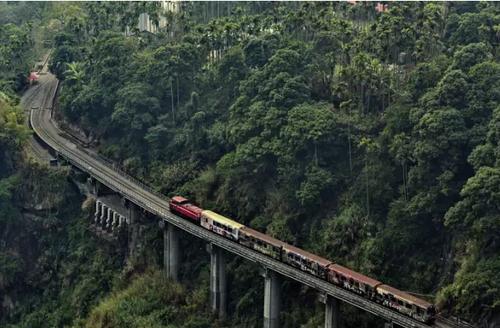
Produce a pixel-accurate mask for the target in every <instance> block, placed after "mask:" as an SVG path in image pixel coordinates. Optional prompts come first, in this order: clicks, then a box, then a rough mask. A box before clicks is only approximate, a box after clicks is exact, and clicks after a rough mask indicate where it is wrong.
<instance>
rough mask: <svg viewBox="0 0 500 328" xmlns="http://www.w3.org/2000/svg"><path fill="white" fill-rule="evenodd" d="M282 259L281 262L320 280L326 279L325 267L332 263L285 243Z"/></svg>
mask: <svg viewBox="0 0 500 328" xmlns="http://www.w3.org/2000/svg"><path fill="white" fill-rule="evenodd" d="M282 257H283V259H282V261H283V262H286V263H288V264H290V265H292V266H294V267H296V268H299V269H301V270H302V271H306V272H309V273H312V274H313V275H315V276H317V277H320V278H322V279H326V273H327V267H328V265H330V264H332V261H329V260H327V259H325V258H322V257H320V256H318V255H315V254H312V253H309V252H307V251H305V250H303V249H300V248H298V247H295V246H292V245H288V244H286V243H285V244H284V245H283V255H282Z"/></svg>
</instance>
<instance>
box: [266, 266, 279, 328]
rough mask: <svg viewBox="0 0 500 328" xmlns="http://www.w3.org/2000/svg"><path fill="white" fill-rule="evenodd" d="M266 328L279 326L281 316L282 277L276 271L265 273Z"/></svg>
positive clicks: (267, 270)
mask: <svg viewBox="0 0 500 328" xmlns="http://www.w3.org/2000/svg"><path fill="white" fill-rule="evenodd" d="M264 279H265V281H264V328H278V327H279V318H280V281H279V280H280V279H279V276H278V274H277V273H276V272H274V271H272V270H269V269H266V272H265V274H264Z"/></svg>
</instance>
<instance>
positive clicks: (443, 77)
mask: <svg viewBox="0 0 500 328" xmlns="http://www.w3.org/2000/svg"><path fill="white" fill-rule="evenodd" d="M179 6H180V7H179V11H178V12H168V13H167V14H166V20H167V22H168V24H166V26H163V27H162V28H160V29H159V30H158V32H157V33H155V34H152V33H149V32H141V31H139V30H138V29H137V28H135V26H137V23H138V20H139V14H140V13H142V12H147V13H148V14H149V15H150V17H151V19H152V21H153V24H159V23H160V22H161V15H160V13H161V10H162V9H161V6H160V3H155V2H152V3H142V2H133V3H132V2H131V3H81V4H75V3H71V4H67V3H60V4H51V5H41V4H40V5H36V6H27V5H25V4H23V3H17V4H0V38H1V39H2V43H1V46H0V71H1V72H2V73H3V75H2V78H1V80H2V82H1V83H2V84H1V90H0V91H2V92H3V93H2V94H1V97H2V98H1V100H0V164H1V165H0V205H1V206H0V225H1V226H0V228H1V229H0V231H1V235H0V238H1V239H2V240H7V241H8V242H7V243H6V245H10V246H9V247H10V248H5V247H4V248H0V268H1V271H0V291H2V290H5V291H8V292H9V293H7V295H13V293H14V294H16V295H18V297H17V299H18V300H19V302H20V304H22V306H20V307H19V309H18V310H17V311H14V312H13V313H10V314H9V317H8V318H6V317H5V316H3V315H2V313H0V324H2V323H3V322H2V320H4V322H7V321H8V322H10V323H13V322H16V323H19V326H21V327H38V326H40V327H41V326H44V325H45V326H46V325H47V324H48V325H50V326H55V327H62V326H76V327H122V326H125V322H126V323H127V326H130V327H144V326H151V327H167V326H168V327H208V326H213V325H215V324H218V325H221V326H224V325H226V326H227V325H229V326H235V325H240V326H245V327H253V326H255V325H256V322H258V320H257V318H259V317H260V316H261V306H260V302H261V301H262V282H261V281H260V278H259V276H258V272H257V269H256V268H255V267H253V266H251V265H250V264H248V263H244V262H243V261H241V260H238V259H233V260H231V261H230V263H229V265H228V266H229V272H230V273H229V274H228V276H229V277H230V288H229V290H230V292H231V296H230V304H229V310H230V313H231V314H232V317H231V318H230V319H229V320H228V322H226V323H220V322H219V323H214V322H212V321H210V318H208V319H207V316H206V310H207V308H206V307H207V304H206V298H207V294H206V288H207V287H206V286H207V281H208V279H207V268H206V266H205V263H204V262H203V261H204V260H203V259H202V257H203V256H202V255H200V254H201V253H202V252H203V250H202V247H201V246H200V245H198V244H196V243H191V244H190V246H191V247H190V248H188V250H187V253H188V255H189V256H188V257H187V258H189V260H186V263H185V265H184V268H183V269H184V270H183V271H184V275H185V277H187V278H189V279H186V280H188V281H189V284H190V286H189V287H187V288H184V287H180V286H177V285H170V284H169V283H167V282H164V281H162V279H160V277H159V273H158V272H156V269H152V271H148V272H147V273H146V274H143V275H140V274H139V275H138V276H137V277H134V278H133V280H131V281H132V282H131V284H130V285H128V286H127V283H128V281H129V280H128V277H123V275H120V272H119V268H120V267H121V260H122V258H121V257H122V255H123V254H114V253H113V254H114V255H113V256H107V255H105V254H109V252H110V250H109V249H107V248H106V247H105V246H102V245H98V243H97V242H96V240H95V239H93V238H90V236H89V233H88V232H87V231H85V224H84V223H83V222H82V220H77V218H81V217H85V216H86V215H88V213H79V212H80V211H79V210H78V209H74V208H71V209H70V206H64V205H62V204H66V203H70V202H69V199H68V198H67V197H72V196H69V195H71V193H70V192H67V193H66V194H65V193H64V190H66V188H67V185H66V184H65V182H64V179H65V177H66V174H67V172H64V171H63V172H59V171H56V172H48V171H46V169H44V168H41V167H39V166H37V165H33V164H32V165H28V164H26V165H24V166H23V165H21V166H20V165H16V163H19V162H21V160H20V152H19V150H20V148H21V146H22V144H23V140H25V138H26V135H27V134H26V129H25V128H24V127H23V121H22V115H21V111H20V109H19V108H17V106H16V101H15V99H14V98H15V97H13V96H12V94H13V92H14V91H16V90H19V89H20V88H22V87H23V85H24V83H25V81H24V77H25V76H26V73H27V72H28V70H29V66H30V65H32V61H33V59H34V58H36V57H35V55H36V54H35V52H33V51H32V48H33V46H34V45H35V46H36V47H38V46H39V44H41V43H42V41H43V40H47V41H45V43H46V44H48V43H51V44H52V45H53V46H54V48H53V53H52V56H51V63H50V68H51V70H52V72H54V74H56V75H57V77H58V78H60V79H61V80H63V83H62V90H61V96H60V108H61V111H62V113H63V114H64V116H65V119H66V120H68V121H69V122H71V123H73V124H78V125H79V126H80V127H81V128H82V129H83V130H84V131H85V132H86V133H87V134H88V136H89V139H91V140H92V141H93V142H94V144H95V145H98V147H99V150H100V151H101V153H103V154H104V155H106V156H108V157H110V158H112V159H113V160H115V161H116V162H117V163H118V164H119V165H121V166H123V168H124V169H126V170H128V171H129V172H130V173H131V174H133V175H135V176H137V177H138V178H140V179H143V180H144V181H146V182H148V183H149V184H151V185H153V186H154V187H155V188H157V189H158V190H160V191H162V192H164V193H167V194H176V193H181V194H183V195H186V196H189V197H191V198H193V199H195V200H196V201H197V202H199V203H201V204H202V205H203V207H205V208H212V209H216V210H217V211H219V212H221V213H224V214H226V215H228V216H231V217H234V218H236V219H237V220H239V221H241V222H243V223H245V224H249V225H251V226H252V227H254V228H257V229H260V230H262V231H266V232H267V233H269V234H271V235H274V236H276V237H279V238H280V239H283V240H286V241H288V242H291V243H294V244H296V245H299V246H301V247H304V248H306V249H308V250H310V251H314V252H316V253H318V254H321V255H324V256H326V257H328V258H330V259H332V260H335V261H338V262H340V263H341V264H344V265H347V266H350V267H352V268H354V269H357V270H359V271H361V272H364V273H366V274H370V275H372V276H374V277H377V278H378V279H380V280H382V281H384V282H387V283H390V284H393V285H395V286H396V287H399V288H401V289H404V290H409V291H413V292H416V293H420V294H425V295H429V298H430V299H434V300H435V301H437V302H438V303H439V305H440V307H441V308H442V309H443V310H444V311H451V312H453V313H455V314H459V315H460V316H461V317H466V318H468V319H471V320H474V321H488V320H491V318H492V316H494V315H495V314H496V313H498V311H499V309H500V291H499V289H498V286H500V274H499V273H500V255H499V254H500V246H499V245H500V240H499V238H500V237H499V236H500V209H499V207H498V204H499V203H500V130H499V129H500V104H499V100H500V99H499V98H500V94H499V90H500V63H499V41H500V36H499V31H500V7H499V6H498V5H497V4H496V3H488V2H478V3H432V2H431V3H389V4H388V10H387V11H385V12H382V13H379V12H377V11H376V10H375V3H357V4H354V5H353V4H350V3H301V2H295V3H265V2H259V3H238V2H233V3H224V2H220V3H209V2H205V3H188V2H186V3H181V4H180V5H179ZM20 17H25V18H23V19H21V18H20ZM28 21H30V22H28ZM34 26H35V27H36V28H34ZM49 38H50V40H49ZM4 163H5V164H6V165H3V164H4ZM26 181H28V182H26ZM61 190H63V193H61ZM20 195H24V196H20ZM41 195H42V196H41ZM43 195H46V196H43ZM65 200H66V201H67V202H66V203H65ZM27 204H28V205H27ZM33 204H45V205H44V206H45V207H47V206H48V205H47V204H49V205H50V206H48V208H49V209H50V210H47V211H46V213H36V215H37V216H38V215H40V217H41V218H39V219H38V220H35V221H33V220H29V219H27V218H26V215H24V214H23V213H22V212H23V211H25V210H26V209H23V208H24V207H26V206H27V207H28V208H29V209H31V210H32V209H33V206H31V205H33ZM70 212H71V214H70ZM75 213H79V214H75ZM65 218H74V219H65ZM26 222H30V223H29V224H28V225H26V224H25V223H26ZM36 231H43V233H42V234H39V233H35V232H36ZM17 234H19V236H20V238H19V239H15V238H14V237H13V236H16V235H17ZM158 237H159V236H158V235H157V233H154V232H153V233H152V234H151V235H149V238H150V240H149V241H150V242H151V243H152V245H153V246H155V245H156V246H158V247H159V243H160V241H158V240H159V239H158ZM21 241H22V242H21ZM185 242H186V246H187V244H188V243H189V241H185ZM24 243H29V245H30V246H29V247H26V244H24ZM12 245H17V246H15V247H14V246H12ZM33 245H36V247H34V246H33ZM62 245H64V246H62ZM21 248H23V249H36V250H37V252H34V253H32V254H31V253H30V254H26V253H22V252H20V251H18V249H21ZM42 250H43V251H42ZM205 257H206V256H205ZM205 261H206V258H205ZM153 266H154V265H153ZM68 286H71V288H68ZM111 290H113V291H114V292H113V293H112V294H111V295H107V296H106V294H107V293H108V292H109V291H111ZM284 290H285V291H286V294H287V295H288V296H289V297H288V298H286V299H284V309H286V311H284V312H283V313H282V321H283V323H284V324H285V326H299V325H302V326H304V327H314V326H318V325H319V324H320V322H321V311H320V310H318V308H317V307H318V306H319V305H318V304H316V305H315V304H314V300H315V295H314V293H313V292H312V291H311V290H307V289H305V288H300V286H297V285H294V283H292V282H286V283H285V286H284ZM0 295H2V294H1V293H0ZM2 302H5V300H3V301H2ZM97 304H98V305H97ZM95 305H97V306H96V307H94V306H95ZM345 311H346V312H348V313H349V314H350V315H349V316H345V317H349V318H352V319H349V320H347V326H348V327H361V326H362V325H364V326H370V327H373V326H376V323H374V322H373V321H370V320H372V319H368V320H367V319H366V318H365V317H362V315H360V313H359V312H354V310H353V309H350V308H346V309H345ZM28 313H29V315H27V314H28ZM194 313H195V314H194ZM196 314H198V315H196ZM313 314H316V315H313ZM180 317H187V318H188V319H187V320H183V321H180V320H179V319H180ZM200 318H202V319H200ZM360 318H362V319H360ZM75 319H77V320H76V321H75ZM360 322H361V323H360Z"/></svg>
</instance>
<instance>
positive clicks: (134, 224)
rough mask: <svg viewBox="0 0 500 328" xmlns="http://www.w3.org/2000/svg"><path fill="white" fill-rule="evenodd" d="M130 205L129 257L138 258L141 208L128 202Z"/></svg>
mask: <svg viewBox="0 0 500 328" xmlns="http://www.w3.org/2000/svg"><path fill="white" fill-rule="evenodd" d="M126 203H127V206H128V222H127V223H128V224H129V226H128V257H129V258H130V259H134V260H137V259H138V254H139V253H140V249H139V248H140V231H139V228H140V226H139V222H140V218H141V209H140V208H139V206H137V205H136V204H134V203H132V202H126Z"/></svg>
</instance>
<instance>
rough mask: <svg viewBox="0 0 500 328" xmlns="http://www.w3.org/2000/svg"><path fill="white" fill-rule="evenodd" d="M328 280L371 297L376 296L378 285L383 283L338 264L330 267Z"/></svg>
mask: <svg viewBox="0 0 500 328" xmlns="http://www.w3.org/2000/svg"><path fill="white" fill-rule="evenodd" d="M328 281H329V282H331V283H333V284H336V285H338V286H341V287H342V288H344V289H349V290H351V291H353V292H355V293H357V294H360V295H363V296H365V297H367V298H370V299H373V298H375V296H376V295H377V294H376V287H377V286H378V285H381V284H382V283H381V282H380V281H378V280H375V279H373V278H370V277H367V276H365V275H363V274H361V273H358V272H356V271H352V270H350V269H348V268H346V267H343V266H341V265H338V264H332V265H330V266H329V267H328Z"/></svg>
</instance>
